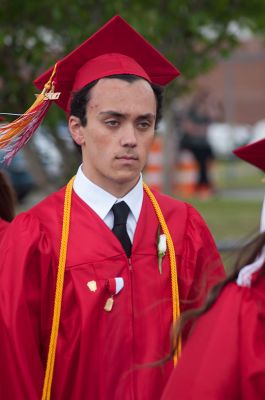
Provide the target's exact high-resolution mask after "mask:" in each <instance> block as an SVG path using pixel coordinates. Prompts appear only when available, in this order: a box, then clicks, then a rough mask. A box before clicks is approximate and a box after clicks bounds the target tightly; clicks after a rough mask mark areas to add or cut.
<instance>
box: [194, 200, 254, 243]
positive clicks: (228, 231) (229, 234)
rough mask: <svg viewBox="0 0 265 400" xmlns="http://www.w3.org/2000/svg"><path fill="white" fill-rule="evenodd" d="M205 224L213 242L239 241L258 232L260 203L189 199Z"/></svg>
mask: <svg viewBox="0 0 265 400" xmlns="http://www.w3.org/2000/svg"><path fill="white" fill-rule="evenodd" d="M189 203H191V204H192V205H194V206H195V207H196V208H197V210H198V211H199V212H200V213H201V215H202V216H203V218H204V219H205V221H206V222H207V224H208V226H209V228H210V230H211V232H212V233H213V236H214V237H215V240H216V241H217V242H220V241H229V240H241V239H243V238H245V237H247V236H249V235H251V234H253V232H254V231H257V230H258V227H259V219H260V211H261V205H262V201H260V200H239V199H235V200H234V199H223V198H218V197H217V198H212V199H209V200H204V201H200V200H196V199H191V200H189Z"/></svg>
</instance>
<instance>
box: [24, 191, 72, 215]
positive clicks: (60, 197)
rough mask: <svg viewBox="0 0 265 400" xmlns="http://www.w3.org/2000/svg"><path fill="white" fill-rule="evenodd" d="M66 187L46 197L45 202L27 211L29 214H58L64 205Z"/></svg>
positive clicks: (42, 201)
mask: <svg viewBox="0 0 265 400" xmlns="http://www.w3.org/2000/svg"><path fill="white" fill-rule="evenodd" d="M64 195H65V187H63V188H61V189H59V190H58V191H56V192H53V193H51V194H49V195H48V196H46V197H45V198H44V199H43V200H41V201H40V202H39V203H37V204H36V205H35V206H33V207H32V208H31V209H29V210H28V211H27V213H28V214H31V215H35V216H38V215H40V214H42V213H44V214H46V213H52V212H57V210H58V208H60V209H61V208H62V206H63V203H64Z"/></svg>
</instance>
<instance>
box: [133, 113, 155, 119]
mask: <svg viewBox="0 0 265 400" xmlns="http://www.w3.org/2000/svg"><path fill="white" fill-rule="evenodd" d="M155 117H156V116H155V114H153V113H146V114H142V115H139V116H138V117H137V119H155Z"/></svg>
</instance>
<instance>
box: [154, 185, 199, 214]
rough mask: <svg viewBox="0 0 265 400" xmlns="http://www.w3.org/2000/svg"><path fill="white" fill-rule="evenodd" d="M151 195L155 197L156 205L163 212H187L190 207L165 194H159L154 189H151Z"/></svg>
mask: <svg viewBox="0 0 265 400" xmlns="http://www.w3.org/2000/svg"><path fill="white" fill-rule="evenodd" d="M152 193H153V195H154V196H155V198H156V200H157V202H158V204H159V205H160V207H161V208H163V209H164V210H165V211H176V212H178V211H179V212H185V213H187V212H188V209H189V208H190V207H192V206H190V204H188V203H186V202H185V201H183V200H179V199H176V198H174V197H172V196H169V195H167V194H165V193H161V192H159V191H157V190H155V189H152Z"/></svg>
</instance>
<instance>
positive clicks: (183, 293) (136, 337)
mask: <svg viewBox="0 0 265 400" xmlns="http://www.w3.org/2000/svg"><path fill="white" fill-rule="evenodd" d="M64 192H65V191H64V189H62V190H61V191H59V192H57V193H55V194H53V195H51V196H49V197H48V198H47V199H45V200H44V201H43V202H41V203H40V204H38V205H37V206H35V207H34V208H33V209H32V210H30V211H29V212H27V213H24V214H20V215H19V216H18V217H17V218H16V219H15V220H14V221H13V222H12V223H11V224H10V227H9V228H8V230H7V233H6V235H5V238H4V240H3V243H2V247H1V248H0V252H1V255H2V256H1V257H2V263H1V266H0V279H1V282H4V285H1V287H0V315H1V322H0V346H1V349H0V350H1V364H2V365H4V371H3V373H1V374H0V390H2V391H3V392H4V393H3V394H1V392H0V398H3V399H5V400H13V399H18V398H19V399H27V400H33V399H34V400H35V399H40V397H41V392H42V385H43V377H44V370H45V360H46V356H47V351H48V342H49V336H50V330H51V318H52V307H53V301H54V291H55V279H56V272H57V265H58V254H59V245H60V238H61V225H62V219H63V200H64ZM156 197H157V200H158V202H159V203H160V206H161V208H162V210H163V214H164V216H165V219H166V221H167V224H168V227H169V230H170V232H171V235H172V238H173V241H174V245H175V251H176V256H177V267H178V277H179V290H180V297H181V308H182V309H184V308H187V307H189V306H190V307H192V306H194V305H198V304H199V303H200V302H201V301H202V300H203V298H204V296H205V293H206V291H207V289H208V287H209V286H210V285H212V284H213V283H215V282H216V281H217V280H219V279H220V278H221V277H223V274H224V272H223V267H222V264H221V261H220V258H219V255H218V252H217V250H216V247H215V245H214V242H213V239H212V237H211V235H210V233H209V231H208V229H207V227H206V225H205V223H204V221H203V220H202V218H201V217H200V215H199V214H198V213H197V211H196V210H194V209H193V208H192V207H191V206H190V205H187V204H185V203H183V202H180V201H177V200H174V199H172V198H170V197H168V196H165V195H162V194H158V193H157V194H156ZM157 230H158V220H157V217H156V215H155V212H154V209H153V206H152V205H151V202H150V200H149V198H148V197H147V195H146V194H144V200H143V206H142V210H141V214H140V217H139V221H138V224H137V229H136V232H135V236H134V242H133V248H132V256H131V259H130V260H128V259H127V257H126V255H125V253H124V251H123V248H122V246H121V244H120V242H119V241H118V239H117V238H116V237H115V236H114V234H113V233H112V232H111V230H110V229H109V228H108V227H107V226H106V225H105V223H104V222H103V221H102V220H101V219H100V218H99V217H98V216H97V215H96V214H95V213H94V212H93V210H92V209H90V207H88V206H87V205H86V204H85V203H84V202H83V201H82V200H81V199H80V198H79V197H78V196H77V195H76V194H75V193H73V198H72V210H71V227H70V236H69V243H68V254H67V262H66V272H65V282H64V293H63V302H62V312H61V321H60V328H59V337H58V342H57V351H56V361H55V370H54V378H53V385H52V398H53V399H57V400H59V399H64V400H65V399H71V400H73V399H78V400H79V399H91V400H92V399H93V400H94V399H95V400H106V399H108V400H112V399H113V400H114V399H115V400H119V399H120V400H136V399H141V400H145V399H146V400H147V399H148V400H149V399H152V400H156V399H159V398H160V396H161V393H162V390H163V388H164V386H165V384H166V382H167V379H168V377H169V375H170V373H171V371H172V368H173V366H172V363H168V364H167V365H164V366H161V367H160V368H154V367H147V366H144V365H145V364H146V363H150V362H154V361H156V360H159V359H161V358H162V357H163V356H165V355H166V354H167V352H168V351H169V344H170V335H169V332H170V328H171V323H172V300H171V282H170V265H169V256H168V254H166V256H165V257H164V260H163V266H162V268H163V274H162V275H160V273H159V271H158V260H157V244H156V243H157ZM115 277H122V278H123V279H124V288H123V289H122V291H121V292H120V293H119V294H118V295H116V296H114V306H113V309H112V311H111V312H106V311H105V310H104V305H105V302H106V300H107V298H108V297H109V296H110V293H109V291H108V287H107V280H108V279H110V278H115ZM91 280H94V281H96V284H97V290H96V292H92V291H91V290H89V288H88V287H87V282H89V281H91ZM187 300H188V302H187ZM189 301H190V303H189Z"/></svg>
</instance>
